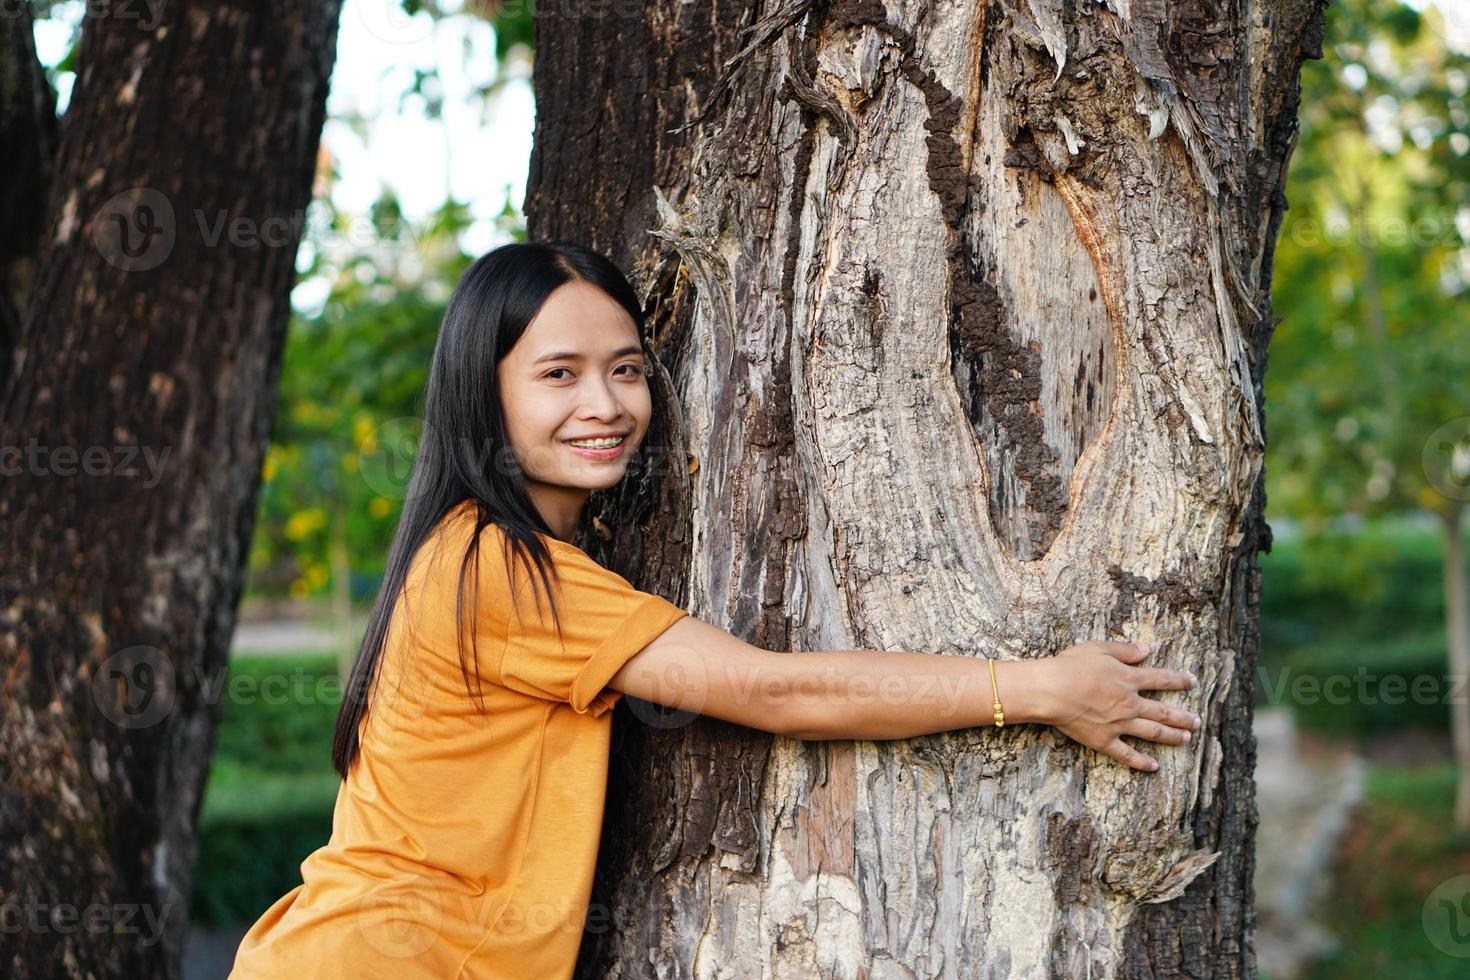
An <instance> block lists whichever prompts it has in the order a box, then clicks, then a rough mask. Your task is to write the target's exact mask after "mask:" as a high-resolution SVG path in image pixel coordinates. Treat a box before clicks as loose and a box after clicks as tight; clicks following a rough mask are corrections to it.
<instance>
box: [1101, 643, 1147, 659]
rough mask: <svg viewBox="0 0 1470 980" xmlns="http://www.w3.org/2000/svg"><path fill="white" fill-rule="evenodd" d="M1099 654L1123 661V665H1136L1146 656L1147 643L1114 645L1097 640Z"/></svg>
mask: <svg viewBox="0 0 1470 980" xmlns="http://www.w3.org/2000/svg"><path fill="white" fill-rule="evenodd" d="M1098 646H1099V647H1100V648H1101V649H1100V650H1099V651H1098V652H1099V653H1107V654H1111V655H1113V656H1114V657H1117V658H1118V659H1119V660H1121V661H1123V662H1124V663H1125V664H1136V663H1138V661H1140V660H1142V659H1143V658H1144V657H1147V656H1148V644H1147V643H1114V642H1112V641H1111V640H1099V641H1098Z"/></svg>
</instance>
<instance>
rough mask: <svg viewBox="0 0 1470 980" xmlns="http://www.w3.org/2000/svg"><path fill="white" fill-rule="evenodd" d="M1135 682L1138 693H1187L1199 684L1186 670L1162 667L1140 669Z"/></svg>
mask: <svg viewBox="0 0 1470 980" xmlns="http://www.w3.org/2000/svg"><path fill="white" fill-rule="evenodd" d="M1135 680H1136V681H1137V683H1138V689H1139V690H1140V691H1188V690H1190V689H1191V688H1193V687H1194V686H1195V685H1196V684H1198V683H1199V679H1198V678H1197V677H1195V676H1194V675H1193V674H1191V673H1190V672H1189V671H1187V670H1167V669H1165V668H1163V667H1147V668H1142V667H1141V668H1139V672H1138V675H1137V677H1136V678H1135Z"/></svg>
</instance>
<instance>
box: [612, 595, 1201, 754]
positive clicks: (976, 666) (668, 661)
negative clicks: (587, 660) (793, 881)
mask: <svg viewBox="0 0 1470 980" xmlns="http://www.w3.org/2000/svg"><path fill="white" fill-rule="evenodd" d="M1145 656H1146V650H1144V649H1141V648H1139V647H1138V646H1135V645H1134V644H1132V643H1106V642H1101V641H1093V642H1088V643H1082V644H1078V645H1076V646H1073V647H1069V648H1068V649H1066V650H1064V651H1062V652H1061V653H1060V654H1058V655H1057V656H1055V657H1047V658H1044V659H1040V660H997V661H995V662H994V668H995V686H996V687H997V688H999V690H1000V700H1001V704H1002V705H1003V707H1004V710H1005V721H1006V724H1025V723H1039V724H1048V725H1054V726H1055V727H1057V729H1058V730H1060V731H1062V732H1063V733H1064V734H1066V735H1067V736H1069V737H1070V738H1073V739H1075V740H1077V741H1079V742H1081V743H1082V744H1084V745H1087V746H1088V747H1089V748H1093V749H1096V750H1097V751H1099V752H1102V753H1104V754H1106V755H1109V756H1111V757H1113V758H1115V759H1117V760H1118V761H1120V762H1123V763H1125V764H1127V765H1130V766H1132V767H1134V768H1137V769H1144V770H1148V769H1153V768H1155V766H1154V765H1152V764H1151V763H1152V762H1153V760H1152V759H1150V758H1149V757H1147V756H1145V755H1143V753H1141V752H1138V751H1137V750H1136V749H1134V748H1132V747H1131V746H1129V745H1128V744H1127V743H1125V742H1123V741H1122V740H1121V739H1120V738H1119V736H1121V735H1133V736H1136V737H1138V738H1143V739H1149V740H1152V741H1157V742H1164V743H1167V744H1173V745H1178V744H1181V743H1183V742H1185V741H1188V737H1189V736H1188V730H1189V729H1191V728H1194V727H1197V720H1196V718H1195V716H1194V714H1193V713H1192V712H1190V711H1187V710H1184V709H1180V708H1175V707H1171V706H1169V705H1165V704H1163V703H1162V702H1159V701H1156V700H1153V699H1150V698H1146V697H1143V696H1142V695H1141V694H1140V693H1139V692H1140V691H1142V690H1188V689H1190V688H1192V687H1193V686H1194V680H1193V677H1192V675H1190V674H1187V673H1185V672H1184V671H1178V670H1166V669H1159V668H1151V667H1138V666H1134V664H1136V663H1137V661H1139V660H1142V659H1143V658H1144V657H1145ZM608 686H609V687H611V688H612V689H613V690H616V691H621V692H622V693H624V694H627V695H630V696H632V697H635V698H639V699H641V700H644V701H649V702H652V703H655V704H661V705H664V706H666V707H670V708H675V709H682V710H686V711H694V712H697V713H699V714H703V715H708V716H710V717H713V718H720V719H722V720H725V721H729V722H734V723H735V724H739V725H745V726H747V727H750V728H757V729H760V730H762V731H768V732H773V733H775V734H778V735H784V736H787V737H789V738H797V739H864V740H873V741H876V740H881V739H895V738H912V737H914V736H917V735H928V734H932V733H934V732H943V731H950V730H952V729H957V728H970V727H974V726H979V725H993V724H994V723H995V718H994V711H993V710H992V700H993V697H992V688H991V681H990V670H989V668H988V667H987V665H986V663H985V661H984V660H983V659H982V658H980V657H966V656H955V655H947V654H934V653H914V652H887V651H880V650H823V651H816V652H810V653H805V652H798V653H787V652H775V651H770V650H762V649H760V648H759V647H755V646H752V645H750V644H749V643H746V642H745V641H743V640H741V639H739V638H738V637H735V636H732V635H731V634H729V633H727V632H725V631H724V630H722V629H719V628H718V627H715V626H711V625H710V624H708V623H705V622H702V621H700V620H698V619H696V618H694V617H693V616H686V617H685V618H683V619H681V620H679V621H678V622H676V623H674V624H673V625H672V626H670V627H669V628H668V629H667V630H665V631H664V632H663V633H662V634H661V635H660V636H659V637H658V638H657V639H656V640H654V641H653V642H652V643H650V644H649V645H648V646H646V647H645V648H644V649H643V650H641V651H640V652H639V653H638V654H637V655H635V656H634V657H633V658H632V659H631V660H629V661H628V662H627V663H626V664H624V665H623V667H622V669H621V670H619V671H618V673H617V674H615V675H613V677H612V679H611V680H610V681H609V682H608Z"/></svg>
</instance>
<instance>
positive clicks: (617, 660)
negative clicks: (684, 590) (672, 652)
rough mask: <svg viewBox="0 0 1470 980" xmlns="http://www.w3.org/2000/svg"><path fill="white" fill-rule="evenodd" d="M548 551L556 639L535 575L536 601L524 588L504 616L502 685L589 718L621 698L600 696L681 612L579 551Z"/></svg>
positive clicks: (562, 546)
mask: <svg viewBox="0 0 1470 980" xmlns="http://www.w3.org/2000/svg"><path fill="white" fill-rule="evenodd" d="M551 549H552V552H551V553H552V557H553V559H554V561H555V562H556V571H557V573H558V576H559V578H560V581H559V582H558V581H557V580H556V579H552V581H551V586H552V589H553V590H554V593H555V596H556V604H557V614H558V615H559V616H560V618H561V635H558V634H557V628H556V621H555V619H553V618H552V615H551V610H550V608H549V607H548V606H547V603H546V596H545V593H544V592H543V591H542V589H541V579H540V576H539V575H537V576H536V595H535V596H532V595H531V593H530V590H529V584H528V583H525V584H523V585H522V588H521V590H520V596H519V598H518V605H519V613H517V612H516V610H512V611H511V612H510V622H509V628H508V630H507V632H506V644H505V653H504V656H502V658H501V661H500V679H501V683H502V684H503V685H504V686H506V687H508V688H511V689H512V690H516V691H520V692H521V693H523V694H529V695H532V696H535V697H541V698H546V699H548V700H551V701H561V702H565V703H567V704H570V705H571V706H572V709H573V710H575V711H577V712H579V713H581V714H590V715H592V716H594V717H595V716H597V715H601V714H602V713H603V712H605V711H607V710H608V709H609V708H611V707H612V706H613V705H614V704H616V703H617V701H618V698H620V697H622V693H621V692H619V691H611V690H606V687H607V682H608V681H609V680H611V679H612V677H613V675H614V674H616V673H617V672H618V671H619V670H621V669H622V666H623V665H624V664H625V663H627V662H628V661H629V660H631V659H633V657H634V656H635V655H637V653H638V652H639V651H640V650H642V649H643V648H644V647H646V646H648V644H649V643H651V642H653V641H654V640H655V639H657V638H658V636H659V634H661V633H662V632H663V631H664V630H666V629H668V628H669V627H670V626H672V625H673V624H674V623H675V622H677V621H678V620H679V619H680V618H682V617H684V616H686V615H688V613H686V612H685V611H684V610H683V609H680V608H679V607H678V606H676V605H674V604H673V603H672V602H669V601H668V600H667V599H664V598H663V597H662V596H657V595H654V594H652V593H650V592H640V591H638V590H637V589H635V588H633V586H632V585H631V584H630V583H629V582H628V580H627V579H625V578H623V577H622V576H621V575H618V574H617V573H616V572H612V571H609V570H608V569H606V568H603V567H602V566H601V565H599V564H597V562H595V561H593V560H592V558H591V557H590V556H589V555H587V554H586V553H585V552H583V551H582V550H581V549H579V548H575V547H573V546H571V545H568V544H566V543H565V542H553V543H552V545H551ZM538 601H539V603H540V608H539V610H538V608H537V603H538Z"/></svg>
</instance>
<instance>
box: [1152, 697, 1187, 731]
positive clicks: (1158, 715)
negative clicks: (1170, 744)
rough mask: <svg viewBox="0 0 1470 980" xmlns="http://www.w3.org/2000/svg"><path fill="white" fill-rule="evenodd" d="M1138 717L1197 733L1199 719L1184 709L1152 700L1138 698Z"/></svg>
mask: <svg viewBox="0 0 1470 980" xmlns="http://www.w3.org/2000/svg"><path fill="white" fill-rule="evenodd" d="M1139 701H1140V702H1141V703H1140V704H1139V706H1138V717H1140V718H1144V719H1147V720H1149V721H1157V722H1162V723H1163V724H1165V725H1172V726H1173V727H1175V728H1185V729H1189V730H1191V731H1198V730H1199V726H1200V717H1199V715H1197V714H1195V713H1194V712H1193V711H1190V710H1188V709H1186V708H1176V707H1174V706H1173V705H1168V704H1165V703H1164V702H1162V701H1155V700H1154V699H1153V698H1139Z"/></svg>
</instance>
